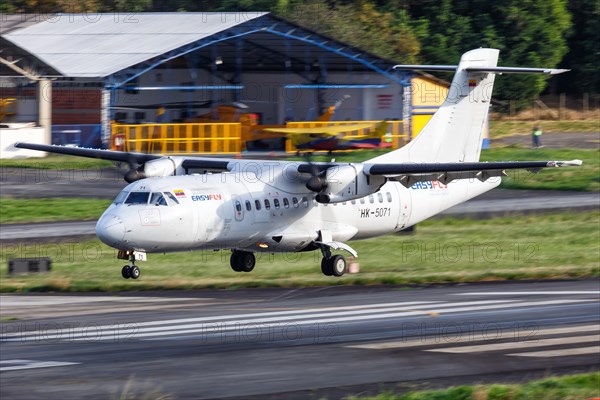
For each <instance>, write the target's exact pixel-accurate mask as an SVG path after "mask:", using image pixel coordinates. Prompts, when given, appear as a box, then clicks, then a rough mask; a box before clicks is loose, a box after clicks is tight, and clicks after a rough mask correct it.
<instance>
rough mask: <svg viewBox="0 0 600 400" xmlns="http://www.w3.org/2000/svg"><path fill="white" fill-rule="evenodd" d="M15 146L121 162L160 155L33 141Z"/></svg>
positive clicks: (146, 159)
mask: <svg viewBox="0 0 600 400" xmlns="http://www.w3.org/2000/svg"><path fill="white" fill-rule="evenodd" d="M14 146H15V147H18V148H20V149H29V150H39V151H45V152H47V153H56V154H66V155H70V156H79V157H88V158H99V159H102V160H109V161H122V162H127V163H129V162H136V163H138V164H143V163H145V162H147V161H150V160H156V159H158V158H161V157H162V156H160V155H157V154H143V153H128V152H125V151H112V150H102V149H88V148H84V147H70V146H53V145H47V144H35V143H15V145H14Z"/></svg>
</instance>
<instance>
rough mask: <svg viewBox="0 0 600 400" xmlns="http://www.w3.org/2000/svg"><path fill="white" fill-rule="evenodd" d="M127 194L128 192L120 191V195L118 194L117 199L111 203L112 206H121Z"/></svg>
mask: <svg viewBox="0 0 600 400" xmlns="http://www.w3.org/2000/svg"><path fill="white" fill-rule="evenodd" d="M128 194H129V192H126V191H124V190H123V191H122V192H121V193H119V194H118V195H117V198H116V199H115V200H114V201H113V203H114V204H121V203H122V202H123V201H124V200H125V198H126V197H127V195H128Z"/></svg>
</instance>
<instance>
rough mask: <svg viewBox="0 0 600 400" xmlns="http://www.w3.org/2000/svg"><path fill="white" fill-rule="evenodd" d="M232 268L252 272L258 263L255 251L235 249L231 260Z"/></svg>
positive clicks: (237, 270)
mask: <svg viewBox="0 0 600 400" xmlns="http://www.w3.org/2000/svg"><path fill="white" fill-rule="evenodd" d="M229 264H230V265H231V269H233V270H234V271H236V272H250V271H252V270H253V269H254V266H255V265H256V257H254V253H250V252H248V251H234V252H233V253H232V254H231V258H230V260H229Z"/></svg>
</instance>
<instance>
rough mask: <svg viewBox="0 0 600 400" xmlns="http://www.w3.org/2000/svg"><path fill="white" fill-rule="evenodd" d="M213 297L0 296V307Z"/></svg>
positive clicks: (204, 298)
mask: <svg viewBox="0 0 600 400" xmlns="http://www.w3.org/2000/svg"><path fill="white" fill-rule="evenodd" d="M208 300H214V299H213V298H209V297H203V298H189V297H181V298H170V297H126V296H12V295H2V296H0V308H3V307H40V306H55V305H62V304H68V305H77V304H88V303H103V302H116V301H119V302H123V303H156V302H174V301H208Z"/></svg>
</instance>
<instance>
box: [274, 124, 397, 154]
mask: <svg viewBox="0 0 600 400" xmlns="http://www.w3.org/2000/svg"><path fill="white" fill-rule="evenodd" d="M387 126H388V123H387V122H386V121H381V122H380V123H378V124H377V126H376V127H373V125H372V124H351V125H335V126H334V125H329V126H320V127H317V128H267V129H263V130H264V131H266V132H276V133H282V134H285V135H286V136H287V137H288V138H289V139H290V140H291V141H292V143H293V144H294V146H295V147H296V148H297V149H298V150H325V151H330V152H331V151H335V150H357V149H374V148H382V147H390V146H391V143H386V142H385V141H384V140H382V139H383V138H384V136H385V135H386V133H387ZM363 129H371V131H370V132H368V133H366V134H362V135H353V136H350V135H348V133H350V132H353V131H360V130H363Z"/></svg>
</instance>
